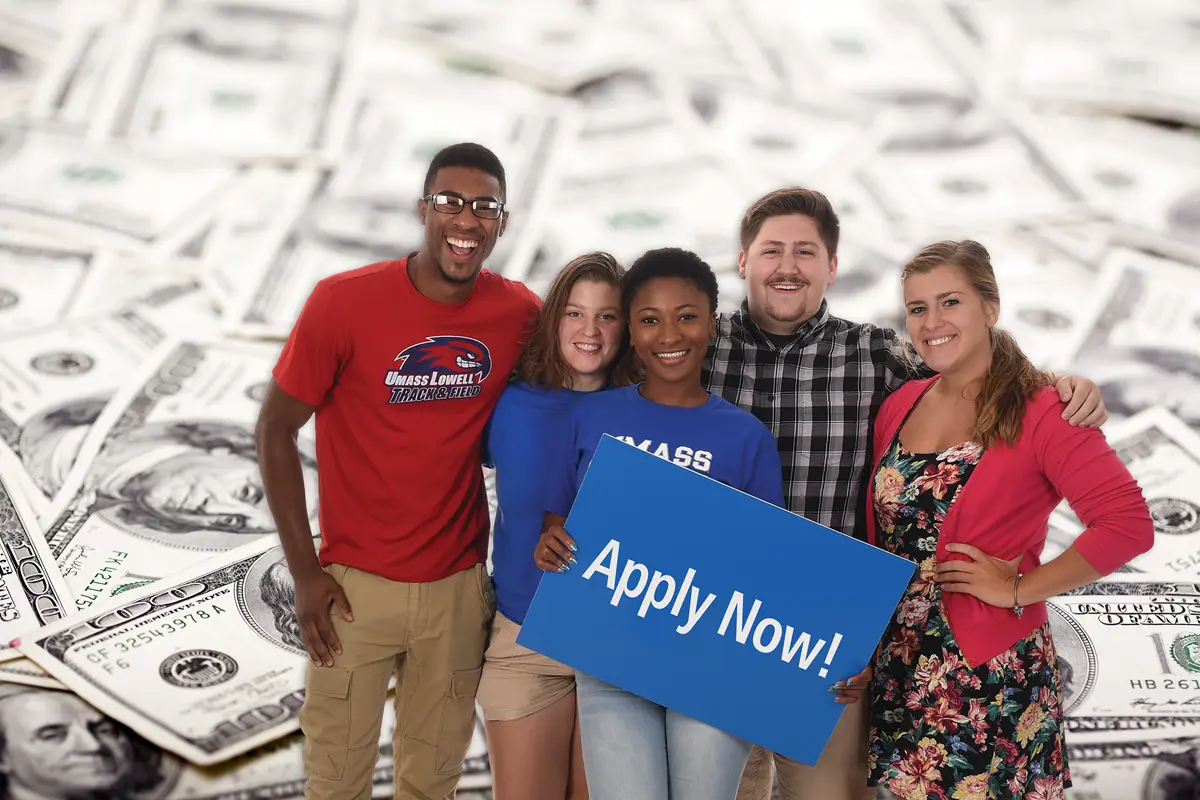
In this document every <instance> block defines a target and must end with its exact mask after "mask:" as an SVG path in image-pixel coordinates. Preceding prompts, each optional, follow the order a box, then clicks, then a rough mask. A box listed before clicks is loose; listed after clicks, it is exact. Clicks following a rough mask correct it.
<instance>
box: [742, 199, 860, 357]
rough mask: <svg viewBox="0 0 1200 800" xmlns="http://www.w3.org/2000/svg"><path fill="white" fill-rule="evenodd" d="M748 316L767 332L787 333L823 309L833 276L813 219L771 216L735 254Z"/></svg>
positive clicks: (834, 260) (834, 268)
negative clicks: (748, 243)
mask: <svg viewBox="0 0 1200 800" xmlns="http://www.w3.org/2000/svg"><path fill="white" fill-rule="evenodd" d="M738 274H739V275H741V277H742V278H743V279H745V281H746V302H747V304H748V305H749V307H750V316H751V317H752V318H753V319H754V322H755V323H756V324H757V325H758V326H759V327H760V328H762V329H763V330H764V331H766V332H767V333H776V334H781V335H782V334H790V333H794V332H795V331H796V329H797V328H799V327H800V326H801V325H802V324H804V323H805V322H807V321H808V320H809V319H810V318H811V317H812V316H813V315H814V314H816V313H817V311H818V310H819V309H820V308H821V301H822V300H824V299H825V289H826V288H827V287H828V286H829V285H830V284H832V283H833V282H834V280H835V279H836V277H837V256H833V257H830V255H829V251H828V249H827V248H826V246H825V244H824V242H823V241H822V240H821V234H820V232H819V231H818V230H817V224H816V222H814V221H813V219H812V217H809V216H806V215H804V214H787V215H783V216H776V217H770V218H768V219H767V220H765V221H764V222H763V224H762V227H761V228H759V231H758V235H757V236H755V237H754V240H753V241H752V242H750V245H749V246H748V247H747V248H746V249H745V250H743V251H742V252H741V253H740V254H739V255H738Z"/></svg>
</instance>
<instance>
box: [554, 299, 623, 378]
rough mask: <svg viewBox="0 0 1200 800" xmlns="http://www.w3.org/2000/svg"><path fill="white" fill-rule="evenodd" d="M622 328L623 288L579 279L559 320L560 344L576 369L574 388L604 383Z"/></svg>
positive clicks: (561, 349) (560, 350) (573, 370)
mask: <svg viewBox="0 0 1200 800" xmlns="http://www.w3.org/2000/svg"><path fill="white" fill-rule="evenodd" d="M621 328H622V322H621V290H620V289H618V288H617V287H616V286H613V285H611V284H609V283H605V282H604V281H594V280H587V279H584V280H579V281H576V282H575V285H574V286H572V287H571V294H570V296H569V297H568V298H567V306H566V308H565V309H564V310H563V315H562V318H561V319H560V320H559V323H558V348H559V352H560V353H562V357H563V360H564V361H566V362H567V366H568V367H569V368H570V369H571V372H572V377H573V380H572V383H571V388H573V389H576V390H578V391H582V392H588V391H594V390H596V389H599V388H600V387H601V386H603V385H604V381H605V380H606V379H607V377H608V373H609V368H610V367H611V366H612V363H613V360H614V359H616V357H617V353H618V352H619V351H620V347H621V333H622V330H621Z"/></svg>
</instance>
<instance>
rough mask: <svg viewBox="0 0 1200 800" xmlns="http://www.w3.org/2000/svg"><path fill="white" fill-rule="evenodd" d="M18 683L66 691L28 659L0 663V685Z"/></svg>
mask: <svg viewBox="0 0 1200 800" xmlns="http://www.w3.org/2000/svg"><path fill="white" fill-rule="evenodd" d="M4 683H20V684H24V685H25V686H41V687H42V688H43V689H66V688H67V687H66V686H63V684H62V681H60V680H58V679H57V678H51V677H50V673H49V672H46V670H44V669H42V668H41V667H39V666H38V665H37V664H35V663H33V662H32V661H30V660H29V659H28V658H25V657H21V658H14V659H12V660H10V661H0V684H4Z"/></svg>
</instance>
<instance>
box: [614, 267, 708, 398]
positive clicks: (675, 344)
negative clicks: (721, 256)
mask: <svg viewBox="0 0 1200 800" xmlns="http://www.w3.org/2000/svg"><path fill="white" fill-rule="evenodd" d="M716 326H717V323H716V316H715V314H714V311H713V309H712V307H711V304H710V302H709V299H708V295H706V294H705V293H704V292H703V291H702V290H701V289H700V287H698V286H696V285H695V284H694V283H692V282H691V281H689V280H686V279H684V278H654V279H652V280H649V281H647V282H646V283H644V284H642V286H641V287H639V288H638V290H637V293H636V294H635V295H634V296H633V298H632V299H631V300H630V304H629V337H630V344H631V345H632V346H633V349H634V351H635V352H636V353H637V355H638V358H639V359H640V360H641V362H642V364H643V365H645V367H646V381H647V382H648V383H649V382H651V381H657V382H661V383H671V384H681V383H688V382H695V383H696V385H697V386H699V385H700V371H701V369H702V368H703V366H704V356H705V354H706V353H707V352H708V343H709V341H711V340H712V338H713V337H714V336H716V334H717V327H716Z"/></svg>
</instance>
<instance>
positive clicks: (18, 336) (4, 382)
mask: <svg viewBox="0 0 1200 800" xmlns="http://www.w3.org/2000/svg"><path fill="white" fill-rule="evenodd" d="M164 338H165V332H164V331H163V330H162V329H161V328H160V327H159V326H158V325H155V324H154V323H153V322H151V321H150V320H148V319H147V318H146V317H144V316H143V315H141V314H139V313H137V312H136V311H134V310H128V311H123V312H120V313H116V314H111V315H103V316H93V317H87V318H77V319H68V320H65V321H63V322H57V323H54V324H53V325H49V326H44V327H40V328H31V329H28V330H25V331H22V332H19V333H8V334H3V335H0V449H6V450H8V451H9V452H11V453H12V454H13V455H14V456H16V458H17V459H18V463H19V464H20V466H21V467H23V471H24V474H25V475H26V476H27V477H28V479H29V482H30V483H31V484H32V485H33V487H34V488H35V489H36V492H37V494H36V496H35V497H31V498H30V501H31V502H32V504H33V506H34V508H35V509H37V511H38V513H44V512H45V511H46V510H47V509H48V506H49V504H50V502H51V500H52V499H53V498H54V496H55V495H56V494H57V492H58V490H59V489H60V488H62V485H63V481H64V480H65V479H66V476H67V473H68V472H69V471H70V469H71V466H72V465H73V464H74V463H75V455H76V454H77V453H78V452H79V446H80V444H81V442H82V441H83V438H84V436H86V435H87V432H88V430H90V428H91V426H92V423H94V422H95V421H96V419H97V417H99V416H100V412H101V411H103V410H104V406H105V404H106V403H107V402H108V400H109V398H111V397H112V395H113V393H114V392H116V390H117V389H118V388H120V387H121V386H122V385H123V384H124V382H125V380H126V379H127V378H128V377H129V375H130V373H131V372H135V371H137V370H138V369H139V368H141V366H142V364H143V363H144V361H145V359H146V357H147V356H148V355H149V354H150V353H152V352H153V351H154V349H155V348H156V347H158V346H159V345H160V344H162V342H163V340H164Z"/></svg>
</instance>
